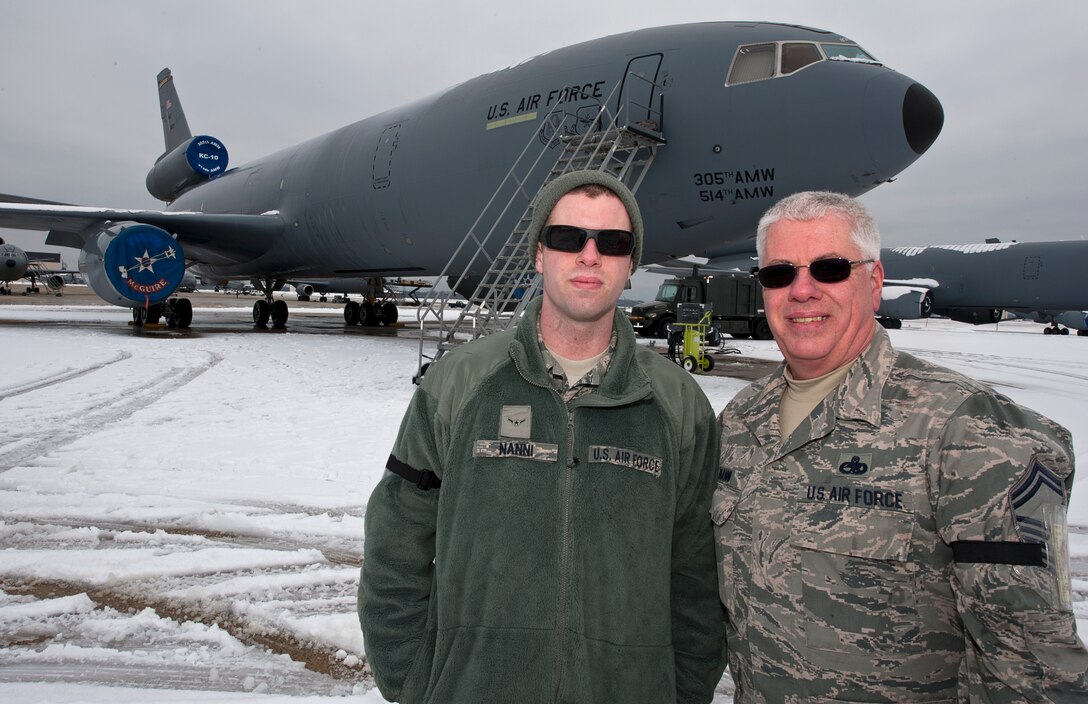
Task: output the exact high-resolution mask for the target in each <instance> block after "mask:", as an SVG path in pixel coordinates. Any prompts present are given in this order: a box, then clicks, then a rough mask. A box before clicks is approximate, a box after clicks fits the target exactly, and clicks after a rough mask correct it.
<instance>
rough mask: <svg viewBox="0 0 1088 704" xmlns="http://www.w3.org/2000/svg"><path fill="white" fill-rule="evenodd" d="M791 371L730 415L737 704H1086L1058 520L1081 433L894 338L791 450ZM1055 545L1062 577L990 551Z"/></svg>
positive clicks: (727, 514) (723, 540)
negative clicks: (783, 429)
mask: <svg viewBox="0 0 1088 704" xmlns="http://www.w3.org/2000/svg"><path fill="white" fill-rule="evenodd" d="M783 369H784V366H783V367H780V368H779V369H778V370H776V371H775V372H774V373H772V374H770V375H769V376H767V377H765V378H763V379H761V380H759V381H756V382H754V383H753V384H752V385H751V386H749V387H748V388H747V389H745V390H744V391H742V392H741V393H740V394H738V395H737V397H736V398H734V399H733V401H732V402H731V403H730V404H729V406H728V407H727V408H726V409H725V411H724V412H723V413H722V414H721V415H720V416H719V423H720V424H721V426H722V454H721V466H720V469H719V477H718V485H717V488H716V490H715V494H714V500H713V505H712V508H711V517H712V519H713V521H714V523H715V525H716V528H715V533H716V542H717V550H718V563H719V580H720V591H721V598H722V601H723V603H724V604H725V607H726V631H727V642H728V644H729V667H730V671H731V672H732V675H733V678H734V681H735V682H736V686H737V694H736V702H737V704H747V703H748V702H798V703H800V702H805V703H806V704H807V703H812V702H840V701H851V702H1050V701H1055V702H1073V701H1077V702H1086V701H1088V685H1086V681H1088V680H1086V670H1088V654H1086V652H1085V650H1084V646H1083V645H1082V644H1081V642H1080V641H1079V639H1078V638H1077V636H1076V624H1075V620H1074V617H1073V614H1072V612H1071V611H1070V610H1069V607H1068V603H1067V602H1068V592H1063V590H1065V589H1068V587H1069V576H1068V571H1067V567H1066V568H1061V567H1060V565H1062V564H1064V565H1067V564H1068V563H1067V561H1065V558H1063V557H1062V556H1061V553H1062V549H1063V548H1064V546H1065V544H1066V543H1065V540H1064V533H1063V532H1062V531H1061V530H1060V529H1059V528H1051V526H1050V525H1049V524H1044V523H1043V522H1042V521H1044V519H1047V518H1050V519H1053V518H1054V515H1053V513H1052V512H1054V511H1056V512H1057V514H1059V515H1058V518H1061V519H1064V512H1065V508H1066V503H1067V497H1068V492H1069V489H1070V488H1071V487H1072V482H1073V454H1072V448H1071V444H1070V437H1069V433H1068V432H1067V431H1066V430H1065V429H1064V428H1062V427H1061V426H1059V425H1057V424H1055V423H1053V422H1051V421H1050V420H1048V419H1046V418H1044V417H1042V416H1040V415H1038V414H1037V413H1034V412H1032V411H1030V410H1028V409H1026V408H1023V407H1022V406H1018V405H1016V404H1015V403H1013V402H1012V401H1010V400H1009V399H1008V398H1006V397H1004V396H1002V395H1000V394H997V393H995V392H993V391H992V390H990V389H989V388H988V387H985V386H984V385H982V384H979V383H977V382H975V381H973V380H971V379H968V378H967V377H964V376H963V375H961V374H958V373H956V372H953V371H951V370H948V369H945V368H942V367H939V366H936V365H933V364H930V363H927V362H924V361H922V360H919V359H917V358H915V357H912V356H911V355H908V354H905V353H902V352H897V351H896V350H895V349H894V348H892V346H891V344H890V342H889V340H888V336H887V333H885V332H884V330H883V329H882V328H878V329H877V332H876V334H875V336H874V340H873V343H872V344H871V345H870V347H869V348H868V350H867V351H866V352H865V353H864V354H863V355H862V356H861V357H860V358H859V359H858V360H857V361H856V362H855V363H854V365H853V367H852V368H851V369H850V371H849V372H848V374H847V377H846V379H845V380H844V381H843V383H842V384H841V385H840V386H839V387H838V388H837V389H836V390H834V391H832V392H831V394H829V396H828V397H827V398H826V399H824V400H823V401H821V402H820V404H819V405H817V407H816V408H815V409H814V410H813V411H812V413H811V414H810V415H809V417H808V418H807V419H805V420H803V421H802V422H801V424H800V425H799V426H798V427H797V429H796V430H795V431H794V433H793V434H792V435H791V436H790V437H788V438H782V437H780V434H779V425H778V407H779V403H780V401H781V399H782V394H783V391H784V388H785V380H784V378H783ZM1059 523H1062V521H1059ZM1048 531H1049V532H1048ZM961 541H962V542H961ZM979 541H982V542H979ZM1044 541H1045V542H1047V543H1049V545H1048V546H1047V548H1046V550H1045V552H1043V554H1044V555H1048V556H1049V558H1050V560H1049V564H1048V565H1047V566H1045V567H1040V566H1024V565H1012V564H1003V563H1004V562H1006V558H1005V557H1004V556H998V557H996V558H995V557H994V556H993V555H990V554H988V553H987V552H986V550H987V549H988V548H993V547H994V544H995V542H1002V543H1013V545H1011V546H1009V545H1006V546H1005V547H1011V549H1012V550H1014V551H1015V550H1017V549H1020V548H1025V549H1029V550H1039V548H1038V546H1024V545H1022V544H1021V543H1022V542H1044ZM961 549H963V550H964V551H965V552H963V553H960V552H955V557H954V551H956V550H961ZM972 551H973V552H972ZM1041 552H1042V551H1041ZM969 560H976V561H969ZM1063 602H1065V603H1063Z"/></svg>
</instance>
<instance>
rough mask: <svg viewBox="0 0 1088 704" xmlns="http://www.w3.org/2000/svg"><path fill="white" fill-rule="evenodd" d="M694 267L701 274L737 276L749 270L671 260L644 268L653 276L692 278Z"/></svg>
mask: <svg viewBox="0 0 1088 704" xmlns="http://www.w3.org/2000/svg"><path fill="white" fill-rule="evenodd" d="M692 267H699V274H701V275H705V274H735V273H737V272H738V271H747V269H738V268H736V267H722V266H717V265H715V264H714V263H712V262H705V263H703V262H693V261H689V260H687V259H669V260H668V261H664V262H659V263H657V264H651V265H650V266H645V267H642V270H643V271H647V272H649V273H651V274H668V275H670V276H691V273H692Z"/></svg>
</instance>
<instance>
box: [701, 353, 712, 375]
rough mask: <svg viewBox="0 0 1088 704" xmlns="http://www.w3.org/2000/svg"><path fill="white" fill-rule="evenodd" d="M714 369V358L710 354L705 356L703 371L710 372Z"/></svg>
mask: <svg viewBox="0 0 1088 704" xmlns="http://www.w3.org/2000/svg"><path fill="white" fill-rule="evenodd" d="M713 368H714V358H713V357H711V356H710V355H708V354H705V355H703V371H704V372H708V371H710V370H711V369H713Z"/></svg>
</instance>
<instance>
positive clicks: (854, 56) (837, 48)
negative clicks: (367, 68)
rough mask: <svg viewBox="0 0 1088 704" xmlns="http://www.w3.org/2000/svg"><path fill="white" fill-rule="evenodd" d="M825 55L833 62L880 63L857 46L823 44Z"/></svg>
mask: <svg viewBox="0 0 1088 704" xmlns="http://www.w3.org/2000/svg"><path fill="white" fill-rule="evenodd" d="M820 47H821V48H822V49H823V50H824V54H826V55H827V58H828V59H830V60H831V61H862V62H864V63H867V64H875V63H879V62H878V61H877V60H876V59H874V58H873V57H871V56H869V55H868V54H867V53H865V50H864V49H862V48H861V47H860V46H858V45H857V44H821V45H820Z"/></svg>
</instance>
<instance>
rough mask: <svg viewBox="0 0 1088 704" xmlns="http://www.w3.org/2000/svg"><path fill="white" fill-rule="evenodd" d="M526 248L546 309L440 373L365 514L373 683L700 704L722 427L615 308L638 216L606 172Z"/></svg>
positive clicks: (438, 698)
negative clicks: (639, 341) (712, 517)
mask: <svg viewBox="0 0 1088 704" xmlns="http://www.w3.org/2000/svg"><path fill="white" fill-rule="evenodd" d="M529 236H530V251H532V252H534V253H535V255H536V268H537V271H538V272H539V273H540V275H541V276H542V277H543V296H542V297H541V298H539V299H537V300H535V301H533V302H532V303H531V304H530V305H529V307H528V309H527V311H526V313H525V316H524V317H523V319H522V320H521V321H520V322H519V323H518V325H517V328H516V329H515V330H512V331H508V332H504V333H499V334H496V335H492V336H490V337H487V338H484V339H482V340H479V341H477V342H474V343H472V344H469V345H466V346H464V347H463V348H460V349H458V350H456V351H454V352H451V353H449V354H447V355H445V356H444V357H442V359H440V360H439V361H438V362H437V363H435V364H433V365H432V366H431V368H430V370H429V371H428V372H427V375H426V376H425V377H424V379H423V383H422V384H421V386H420V388H419V390H418V391H417V392H416V395H415V397H414V399H413V400H412V403H411V406H410V407H409V409H408V412H407V413H406V415H405V417H404V420H403V422H402V424H401V428H400V433H399V436H398V438H397V440H396V443H395V444H394V447H393V454H392V455H391V456H390V458H389V463H388V464H387V467H388V468H389V469H390V470H391V472H390V473H387V474H386V476H385V478H383V479H382V481H381V483H380V484H379V485H378V487H377V488H376V489H375V490H374V493H373V494H372V496H371V498H370V502H369V504H368V505H367V512H366V543H365V552H364V556H363V568H362V581H361V584H360V588H359V618H360V621H361V623H362V628H363V636H364V640H365V645H366V654H367V659H368V662H369V664H370V666H371V668H372V669H373V671H374V678H375V680H376V681H377V683H378V687H379V688H380V689H381V692H382V694H383V695H384V696H385V697H386V698H388V699H395V700H397V701H399V702H402V704H415V703H416V702H441V703H442V704H450V703H456V702H472V703H473V704H475V703H477V702H517V703H518V704H527V703H528V704H531V703H533V702H541V703H544V702H548V703H551V702H624V703H628V702H646V703H647V704H661V703H663V702H709V701H710V700H711V698H712V696H713V690H714V686H715V684H716V683H717V681H718V678H719V677H720V676H721V672H722V670H723V669H724V667H725V663H724V660H723V652H722V638H723V628H724V626H723V623H722V609H721V605H720V604H719V603H718V598H717V579H716V575H715V567H714V536H713V530H712V526H711V525H710V523H709V522H708V521H707V520H706V516H707V511H709V508H710V497H711V494H712V492H713V489H714V478H715V476H716V474H717V473H716V463H717V458H718V433H717V428H716V426H715V424H714V413H713V410H712V409H711V407H710V404H709V402H708V401H707V399H706V397H705V396H704V395H703V393H702V391H700V389H699V387H698V386H697V385H696V384H695V383H694V382H693V381H692V379H691V377H690V376H688V375H687V374H686V373H684V372H683V371H682V370H681V369H680V368H679V367H678V366H676V365H674V364H670V363H669V362H667V361H666V360H665V359H664V358H663V357H661V355H659V354H657V353H655V352H653V351H651V350H648V349H646V348H645V347H641V346H639V345H638V344H636V343H635V338H634V333H633V331H632V330H631V326H630V323H628V322H627V319H626V318H625V317H624V316H623V315H621V314H620V313H619V312H618V310H617V309H616V302H617V300H618V299H619V296H620V293H621V292H622V291H623V288H624V286H625V284H626V282H627V279H628V278H629V277H630V276H631V273H632V272H633V271H634V269H635V267H636V266H637V265H638V261H639V256H640V254H641V251H642V219H641V217H640V215H639V211H638V205H637V204H636V203H635V199H634V197H633V196H632V195H631V193H630V191H628V190H627V188H626V187H624V186H623V184H622V183H620V182H619V181H617V180H616V179H615V178H613V177H611V176H608V175H606V174H603V173H600V172H595V171H582V172H575V173H571V174H567V175H564V176H561V177H559V178H558V179H556V180H555V181H553V182H551V183H550V184H549V185H548V186H546V187H545V188H544V189H543V190H542V191H541V193H540V194H539V195H538V197H537V200H536V203H535V206H534V215H533V221H532V224H531V226H530V230H529Z"/></svg>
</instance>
